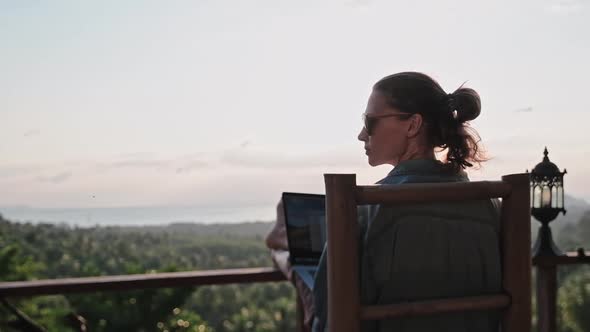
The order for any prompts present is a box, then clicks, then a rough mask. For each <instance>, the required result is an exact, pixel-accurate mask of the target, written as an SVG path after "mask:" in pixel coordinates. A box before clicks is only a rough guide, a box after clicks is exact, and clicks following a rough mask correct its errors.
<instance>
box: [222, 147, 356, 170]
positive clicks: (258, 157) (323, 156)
mask: <svg viewBox="0 0 590 332" xmlns="http://www.w3.org/2000/svg"><path fill="white" fill-rule="evenodd" d="M220 161H221V162H222V163H225V164H231V165H234V166H240V167H245V168H263V169H309V168H327V167H350V166H354V167H356V166H359V165H364V164H363V159H362V158H361V157H359V156H356V155H351V154H350V153H345V152H340V153H339V152H325V153H315V154H304V155H295V154H287V153H283V152H278V151H262V150H257V151H256V150H254V151H253V150H248V152H245V151H240V150H231V151H226V152H225V153H224V154H223V155H222V156H221V158H220Z"/></svg>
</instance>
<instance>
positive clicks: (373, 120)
mask: <svg viewBox="0 0 590 332" xmlns="http://www.w3.org/2000/svg"><path fill="white" fill-rule="evenodd" d="M412 115H414V114H411V113H389V114H381V115H373V116H368V115H367V113H363V114H362V118H363V123H364V124H365V130H366V131H367V134H369V136H370V135H372V134H373V128H375V125H376V124H377V121H378V120H379V119H383V118H389V117H397V118H399V119H402V120H407V119H409V118H411V117H412Z"/></svg>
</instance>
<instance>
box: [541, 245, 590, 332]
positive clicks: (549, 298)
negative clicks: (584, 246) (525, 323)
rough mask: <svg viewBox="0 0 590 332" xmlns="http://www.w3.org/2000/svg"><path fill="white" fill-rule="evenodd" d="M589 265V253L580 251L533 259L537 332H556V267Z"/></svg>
mask: <svg viewBox="0 0 590 332" xmlns="http://www.w3.org/2000/svg"><path fill="white" fill-rule="evenodd" d="M574 264H590V252H584V251H583V250H580V251H578V252H575V251H574V252H568V253H566V255H565V256H538V257H533V265H534V266H535V267H536V270H537V289H536V292H537V326H538V330H539V332H556V331H557V288H558V285H557V267H558V266H559V265H574Z"/></svg>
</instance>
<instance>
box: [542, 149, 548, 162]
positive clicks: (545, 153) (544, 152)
mask: <svg viewBox="0 0 590 332" xmlns="http://www.w3.org/2000/svg"><path fill="white" fill-rule="evenodd" d="M543 155H544V156H545V157H543V161H549V156H548V155H549V151H547V147H545V151H543Z"/></svg>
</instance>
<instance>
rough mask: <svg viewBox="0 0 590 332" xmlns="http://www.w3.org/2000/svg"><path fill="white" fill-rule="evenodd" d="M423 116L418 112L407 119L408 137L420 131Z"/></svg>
mask: <svg viewBox="0 0 590 332" xmlns="http://www.w3.org/2000/svg"><path fill="white" fill-rule="evenodd" d="M423 121H424V118H422V115H420V114H414V115H412V117H411V118H409V119H408V123H409V126H408V132H407V135H408V138H414V137H416V136H417V135H418V134H419V133H420V129H421V128H422V124H423Z"/></svg>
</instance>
